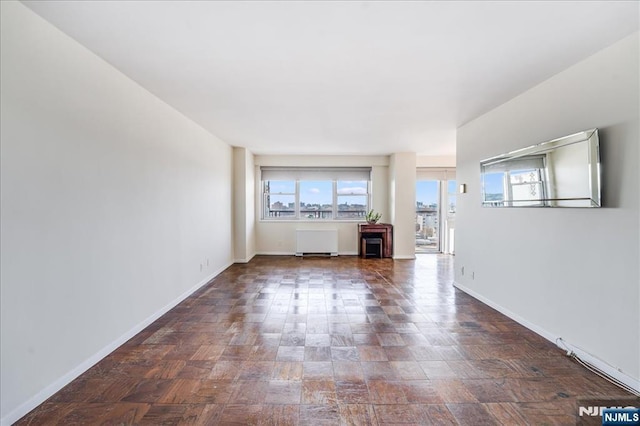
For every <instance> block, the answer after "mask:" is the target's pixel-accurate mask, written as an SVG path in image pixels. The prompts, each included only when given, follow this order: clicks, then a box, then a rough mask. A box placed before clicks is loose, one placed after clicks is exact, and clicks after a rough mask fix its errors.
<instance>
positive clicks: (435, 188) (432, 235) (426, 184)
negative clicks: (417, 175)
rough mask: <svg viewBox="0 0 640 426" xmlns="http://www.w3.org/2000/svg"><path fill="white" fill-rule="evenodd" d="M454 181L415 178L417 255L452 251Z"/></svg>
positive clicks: (454, 208) (454, 206) (454, 201)
mask: <svg viewBox="0 0 640 426" xmlns="http://www.w3.org/2000/svg"><path fill="white" fill-rule="evenodd" d="M455 214H456V181H455V180H451V179H449V180H446V179H445V180H429V179H424V180H420V179H419V180H417V181H416V224H415V226H416V254H419V253H453V252H454V245H453V243H454V231H455Z"/></svg>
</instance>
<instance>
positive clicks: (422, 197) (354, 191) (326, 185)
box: [270, 178, 502, 205]
mask: <svg viewBox="0 0 640 426" xmlns="http://www.w3.org/2000/svg"><path fill="white" fill-rule="evenodd" d="M492 182H493V181H492ZM485 184H486V183H485ZM270 185H271V186H270V190H271V193H272V194H273V193H278V192H281V193H291V194H293V193H295V182H294V181H271V182H270ZM492 187H493V186H492ZM498 187H499V188H500V191H501V190H502V189H501V188H502V180H501V178H500V179H499V186H498ZM496 188H497V187H496ZM447 189H448V191H449V193H452V194H455V193H456V181H454V180H451V181H449V182H448V188H447ZM332 193H333V187H332V182H331V181H300V202H302V203H305V204H331V203H332ZM347 194H348V195H352V196H349V197H347V196H343V197H340V200H339V202H347V203H349V204H360V203H362V202H363V198H364V197H361V196H357V195H358V194H362V195H366V194H367V182H366V181H355V182H354V181H339V182H338V195H347ZM275 201H282V202H284V203H285V204H286V203H288V202H293V196H275V195H272V196H271V202H272V203H273V202H275ZM416 201H417V202H422V203H423V204H424V205H429V204H437V203H438V182H437V181H417V182H416Z"/></svg>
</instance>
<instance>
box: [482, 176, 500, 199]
mask: <svg viewBox="0 0 640 426" xmlns="http://www.w3.org/2000/svg"><path fill="white" fill-rule="evenodd" d="M483 179H484V182H483V184H484V193H485V194H502V193H503V192H504V172H499V173H485V174H484V176H483Z"/></svg>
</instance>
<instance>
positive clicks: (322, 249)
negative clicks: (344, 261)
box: [296, 229, 338, 256]
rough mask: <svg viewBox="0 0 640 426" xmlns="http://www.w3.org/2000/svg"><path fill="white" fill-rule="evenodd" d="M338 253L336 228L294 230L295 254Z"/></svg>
mask: <svg viewBox="0 0 640 426" xmlns="http://www.w3.org/2000/svg"><path fill="white" fill-rule="evenodd" d="M305 255H312V256H318V255H325V256H337V255H338V230H337V229H307V230H305V229H298V230H296V256H305Z"/></svg>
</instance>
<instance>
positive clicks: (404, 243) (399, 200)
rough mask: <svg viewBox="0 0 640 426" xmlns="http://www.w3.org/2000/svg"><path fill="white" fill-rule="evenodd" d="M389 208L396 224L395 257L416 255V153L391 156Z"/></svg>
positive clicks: (403, 257)
mask: <svg viewBox="0 0 640 426" xmlns="http://www.w3.org/2000/svg"><path fill="white" fill-rule="evenodd" d="M389 209H390V211H391V223H392V224H393V258H394V259H415V255H416V229H415V226H416V154H415V153H413V152H400V153H396V154H392V155H391V157H390V158H389Z"/></svg>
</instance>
